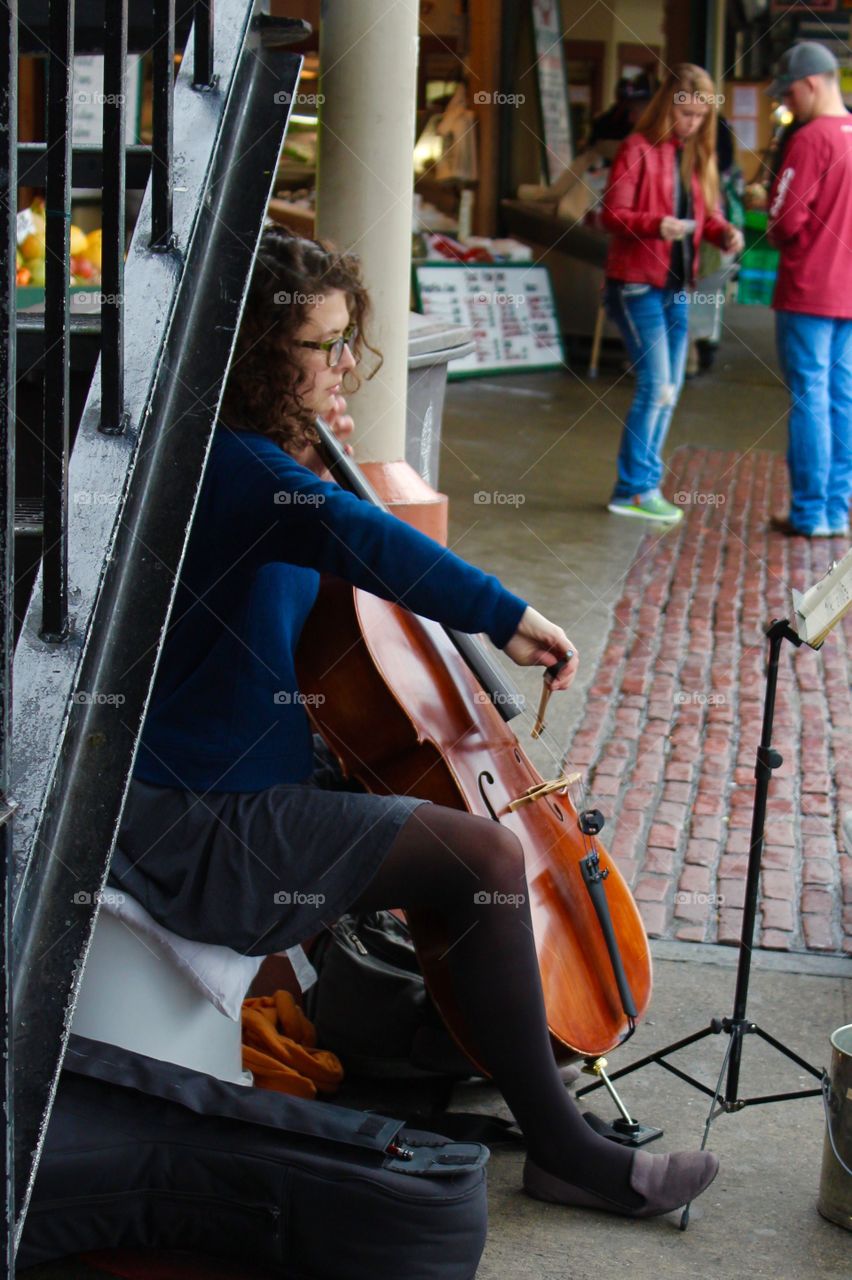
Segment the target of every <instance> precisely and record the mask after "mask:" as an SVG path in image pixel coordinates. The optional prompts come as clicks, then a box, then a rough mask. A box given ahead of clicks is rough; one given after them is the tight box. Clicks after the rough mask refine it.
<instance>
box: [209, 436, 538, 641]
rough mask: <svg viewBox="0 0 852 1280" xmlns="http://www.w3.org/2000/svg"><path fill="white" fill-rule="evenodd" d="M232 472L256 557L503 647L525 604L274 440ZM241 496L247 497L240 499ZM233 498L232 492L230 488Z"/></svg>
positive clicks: (516, 624)
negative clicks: (321, 575) (256, 543)
mask: <svg viewBox="0 0 852 1280" xmlns="http://www.w3.org/2000/svg"><path fill="white" fill-rule="evenodd" d="M267 443H268V445H269V447H268V448H263V449H262V451H261V452H260V453H253V454H251V455H250V456H249V457H248V458H247V459H246V462H247V466H248V474H246V473H245V472H243V468H242V466H240V467H239V471H240V472H243V474H242V475H240V476H236V475H234V474H233V473H231V481H232V483H233V489H236V490H242V491H243V493H244V494H245V496H244V498H243V501H242V502H241V506H242V508H243V510H244V511H245V510H246V507H245V505H244V503H245V501H246V499H248V501H249V502H250V504H251V507H252V509H253V511H254V514H255V516H256V517H258V524H259V526H260V529H261V530H263V532H262V533H260V539H261V546H262V548H263V553H264V554H266V555H268V556H269V558H270V559H275V560H285V561H288V562H290V563H291V564H298V565H302V566H305V567H307V568H312V569H317V570H320V571H321V572H326V573H333V574H335V575H336V576H337V577H339V578H343V579H344V580H345V581H347V582H351V583H352V584H353V586H356V587H363V588H364V589H365V590H367V591H370V592H372V593H373V594H374V595H377V596H381V597H382V598H383V599H385V600H392V601H394V602H395V603H399V604H402V605H404V606H405V607H406V608H407V609H410V610H411V611H412V612H413V613H418V614H421V615H422V616H423V617H426V618H432V619H434V620H435V621H436V622H440V623H442V624H443V625H444V626H446V627H451V628H453V629H454V630H457V631H465V632H479V631H484V632H485V633H486V634H487V635H488V636H489V638H490V639H491V640H492V641H493V643H494V644H495V645H497V646H498V648H502V647H503V646H504V645H505V644H507V643H508V641H509V640H510V639H511V638H512V636H513V635H514V633H515V631H516V630H517V627H518V623H519V622H520V619H521V615H522V614H523V612H524V610H525V609H526V607H527V606H526V602H525V601H524V600H522V599H520V597H519V596H515V595H513V594H512V592H510V591H507V590H506V589H505V587H503V586H502V584H501V583H500V581H499V580H498V579H497V578H495V577H494V576H493V575H491V574H487V573H483V571H482V570H481V569H477V568H475V567H474V566H473V565H470V564H468V563H467V562H466V561H464V560H462V559H461V558H460V557H459V556H457V555H454V553H453V552H452V551H448V550H447V548H446V547H442V546H441V545H440V543H438V542H435V541H434V540H433V539H432V538H428V537H427V536H426V535H425V534H422V533H420V532H419V531H418V530H416V529H412V528H411V526H410V525H407V524H405V523H404V521H402V520H400V519H398V518H397V517H396V516H393V515H389V514H388V513H386V512H384V511H381V510H380V509H379V508H377V507H373V506H371V505H370V503H368V502H365V501H364V500H363V499H361V498H357V497H355V496H354V495H353V494H351V493H349V492H347V491H346V490H344V489H342V488H340V486H339V485H336V484H333V483H328V482H326V481H324V480H321V479H320V478H319V477H318V476H317V475H315V474H314V472H313V471H310V470H309V469H308V468H307V467H303V466H301V465H300V464H299V463H298V462H296V461H295V459H293V458H291V457H290V455H289V454H287V453H285V452H284V451H283V450H281V449H279V448H278V447H277V446H276V445H274V444H272V442H266V441H264V442H263V444H264V445H267ZM246 490H248V492H246ZM232 492H233V490H232Z"/></svg>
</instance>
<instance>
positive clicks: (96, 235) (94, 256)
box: [83, 227, 103, 271]
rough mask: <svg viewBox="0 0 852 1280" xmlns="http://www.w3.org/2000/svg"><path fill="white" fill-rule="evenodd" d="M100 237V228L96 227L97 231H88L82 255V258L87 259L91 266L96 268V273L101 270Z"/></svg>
mask: <svg viewBox="0 0 852 1280" xmlns="http://www.w3.org/2000/svg"><path fill="white" fill-rule="evenodd" d="M102 236H103V232H102V231H101V228H100V227H98V229H97V231H90V232H89V235H88V237H87V239H86V252H85V254H84V255H83V256H84V257H86V258H88V260H89V262H91V264H92V266H94V267H97V269H98V271H100V269H101V239H102Z"/></svg>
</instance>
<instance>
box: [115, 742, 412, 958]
mask: <svg viewBox="0 0 852 1280" xmlns="http://www.w3.org/2000/svg"><path fill="white" fill-rule="evenodd" d="M317 763H318V768H317V772H316V773H315V774H314V775H313V777H312V778H311V780H310V782H309V783H306V784H294V785H290V784H286V785H285V784H282V785H280V786H275V787H268V788H266V789H265V790H263V791H255V792H224V791H218V792H216V791H210V792H206V793H205V794H204V795H203V796H201V795H197V794H195V793H194V792H191V791H181V790H177V789H173V788H171V787H158V786H151V785H150V784H148V783H146V782H142V781H140V780H139V779H136V778H134V779H133V780H132V781H131V783H130V790H129V794H128V797H127V803H126V805H125V808H124V816H123V818H122V823H121V827H120V829H119V834H118V841H117V844H116V848H115V851H114V853H113V858H112V866H111V869H110V876H109V879H110V883H111V884H113V885H115V886H118V887H119V888H123V889H124V890H125V891H126V892H127V893H129V894H131V895H132V896H133V897H134V898H136V900H137V901H138V902H140V903H141V904H142V906H143V907H144V908H145V910H146V911H147V912H149V914H150V915H152V916H153V917H154V919H155V920H157V921H158V922H159V923H160V924H161V925H164V926H165V928H167V929H171V930H172V931H173V932H174V933H177V934H180V935H181V936H182V937H184V938H191V939H192V940H193V941H196V942H213V943H219V944H220V945H222V946H226V947H231V948H232V949H233V950H234V951H239V952H241V953H242V954H244V955H269V954H272V953H273V952H276V951H284V950H285V949H286V948H287V947H292V946H295V944H296V943H297V942H303V941H304V940H305V939H306V938H309V937H311V936H312V935H313V934H315V933H317V932H318V931H319V930H320V929H321V928H322V927H323V926H324V925H327V924H331V923H333V921H334V920H336V919H337V918H338V917H339V916H340V915H341V914H342V913H343V912H344V911H346V910H347V908H348V907H350V906H351V905H352V904H353V903H354V902H355V901H357V899H358V898H359V897H360V895H361V893H362V892H363V891H364V889H365V888H366V887H367V885H368V884H369V883H370V881H371V880H372V879H373V877H374V876H375V874H376V872H377V871H378V870H379V867H380V866H381V865H382V862H383V861H384V859H385V857H386V856H387V853H388V851H389V850H390V847H391V845H392V844H393V842H394V840H395V839H396V836H397V833H398V832H399V829H400V828H401V827H402V826H403V824H404V823H405V822H406V821H407V820H408V818H409V817H410V815H411V813H412V811H413V810H414V809H416V808H417V806H418V805H421V804H424V803H428V802H427V801H424V800H421V799H418V798H416V797H413V796H374V795H368V794H366V793H365V792H363V791H352V790H343V789H340V788H341V785H344V786H345V785H346V784H343V783H342V779H341V777H340V774H339V773H338V772H337V770H336V767H335V766H333V765H331V763H330V761H329V757H328V756H327V755H324V756H323V757H321V758H318V762H317ZM389 905H393V904H389Z"/></svg>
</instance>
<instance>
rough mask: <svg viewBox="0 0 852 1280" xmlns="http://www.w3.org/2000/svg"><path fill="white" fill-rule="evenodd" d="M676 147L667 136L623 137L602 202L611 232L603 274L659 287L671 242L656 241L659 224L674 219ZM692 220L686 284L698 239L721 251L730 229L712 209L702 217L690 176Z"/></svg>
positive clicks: (695, 182) (701, 203) (662, 285)
mask: <svg viewBox="0 0 852 1280" xmlns="http://www.w3.org/2000/svg"><path fill="white" fill-rule="evenodd" d="M679 148H680V143H678V142H676V141H675V140H674V139H673V138H667V139H666V140H665V141H664V142H657V143H651V142H649V141H648V139H647V138H646V137H645V136H644V135H643V134H641V133H631V135H630V137H629V138H625V140H624V142H623V143H622V144H621V147H620V148H619V151H618V155H617V156H616V157H615V161H614V162H613V166H612V172H611V173H610V178H609V185H608V186H607V189H606V195H605V196H604V200H603V212H602V219H601V220H602V222H603V224H604V226H605V227H606V229H607V231H610V232H612V239H611V240H610V244H609V253H608V255H607V262H606V274H607V276H611V277H612V278H613V279H615V280H627V281H630V283H632V284H652V285H655V286H656V288H658V289H663V288H665V284H666V280H667V278H668V274H669V266H670V264H671V257H672V242H671V240H663V239H661V238H660V234H659V231H660V223H661V222H662V220H663V218H665V217H666V216H667V215H668V216H671V217H674V216H675V207H674V201H675V191H674V163H675V161H674V158H675V152H676V150H678V149H679ZM692 209H693V212H692V216H693V218H694V219H695V233H694V235H693V240H692V244H693V252H692V254H691V255H690V257H691V262H692V279H691V281H690V283H691V284H695V266H696V264H697V262H698V248H699V245H700V244H701V241H702V240H709V241H710V243H711V244H715V245H718V247H719V248H720V249H722V248H724V238H725V235H726V234H727V232H728V230H729V229H730V223H728V222H726V221H725V219H724V218H723V217H722V215H721V213H720V212H719V211H718V209H714V210H713V211H712V212H710V213H708V212H707V209H706V207H705V204H704V196H703V194H702V191H701V186H700V184H699V181H698V177H697V175H696V174H693V175H692Z"/></svg>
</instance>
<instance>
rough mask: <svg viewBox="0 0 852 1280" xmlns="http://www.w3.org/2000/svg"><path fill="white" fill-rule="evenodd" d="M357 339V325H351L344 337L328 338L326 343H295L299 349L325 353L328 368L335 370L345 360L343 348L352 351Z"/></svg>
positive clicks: (298, 341) (297, 340) (297, 341)
mask: <svg viewBox="0 0 852 1280" xmlns="http://www.w3.org/2000/svg"><path fill="white" fill-rule="evenodd" d="M357 337H358V326H357V324H350V326H349V328H348V329H344V331H343V334H342V336H341V337H339V338H328V339H327V340H326V341H325V342H305V341H302V340H300V339H298V338H296V339H295V340H294V341H295V345H296V346H297V347H310V349H311V351H324V352H325V354H326V359H327V360H328V367H329V369H333V368H334V366H335V365H337V364H340V361H341V360H342V359H343V348H344V347H349V349H350V351H351V349H352V344H353V342H354V341H355V339H356V338H357Z"/></svg>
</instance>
